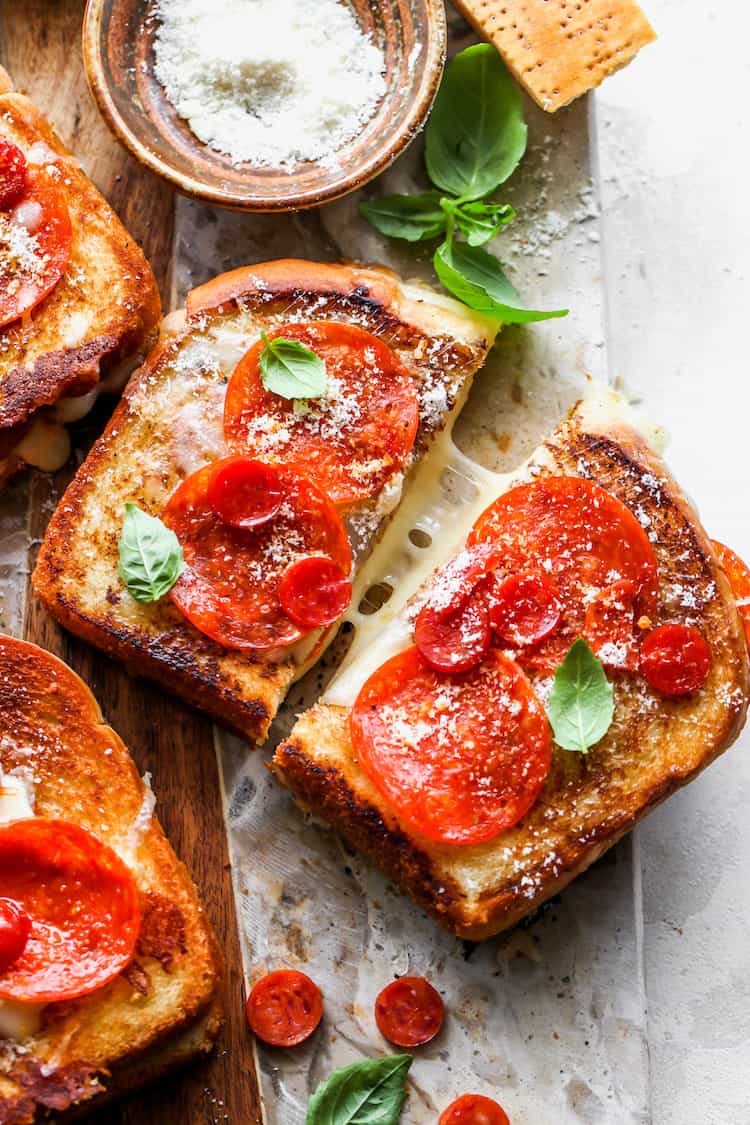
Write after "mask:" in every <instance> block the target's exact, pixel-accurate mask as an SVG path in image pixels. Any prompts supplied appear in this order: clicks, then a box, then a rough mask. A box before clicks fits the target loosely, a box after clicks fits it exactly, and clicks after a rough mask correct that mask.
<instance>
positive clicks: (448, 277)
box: [433, 242, 567, 324]
mask: <svg viewBox="0 0 750 1125" xmlns="http://www.w3.org/2000/svg"><path fill="white" fill-rule="evenodd" d="M433 264H434V266H435V273H436V274H437V275H438V277H439V278H440V281H441V282H442V284H443V285H444V286H445V288H446V289H447V290H448V291H449V292H451V293H452V294H453V296H454V297H458V299H459V301H463V302H464V304H465V305H469V307H470V308H472V309H476V310H477V312H481V313H485V314H486V315H487V316H492V317H495V318H496V319H497V320H502V321H504V322H505V323H506V324H529V323H531V322H532V321H534V320H549V318H550V317H555V316H565V313H566V311H567V310H565V309H558V310H556V311H554V312H549V311H547V312H543V311H541V310H540V309H527V308H526V307H525V306H524V303H523V301H522V300H521V297H520V296H519V294H518V292H517V291H516V289H514V287H513V286H512V285H511V283H510V282H509V281H508V279H507V277H506V276H505V274H504V273H503V271H502V269H501V268H500V263H499V262H498V260H497V258H494V257H493V256H492V254H488V253H487V251H486V250H483V249H482V247H481V246H472V245H471V244H469V243H466V242H443V243H442V245H440V246H438V248H437V250H436V251H435V256H434V258H433Z"/></svg>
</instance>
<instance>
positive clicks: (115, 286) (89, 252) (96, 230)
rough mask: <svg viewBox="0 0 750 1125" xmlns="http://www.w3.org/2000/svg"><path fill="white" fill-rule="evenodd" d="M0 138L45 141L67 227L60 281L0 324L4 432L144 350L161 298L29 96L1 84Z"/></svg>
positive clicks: (27, 143)
mask: <svg viewBox="0 0 750 1125" xmlns="http://www.w3.org/2000/svg"><path fill="white" fill-rule="evenodd" d="M0 136H4V137H7V138H8V139H10V140H12V141H13V142H14V143H16V144H18V145H20V147H21V148H22V149H23V150H24V151H25V152H27V153H28V151H29V150H30V149H31V148H32V146H33V145H35V144H37V145H39V144H41V145H43V146H45V148H46V150H47V152H48V154H49V161H50V163H54V164H55V166H56V167H57V168H58V169H59V171H60V174H61V179H62V182H63V183H64V184H65V187H66V189H67V195H68V205H69V209H70V214H71V220H72V225H73V245H72V250H71V261H70V263H69V266H68V268H67V270H66V273H65V275H64V276H63V278H62V279H61V280H60V282H59V283H58V284H57V285H56V286H55V288H54V290H53V291H52V293H50V295H49V296H48V297H46V298H45V300H44V301H43V302H42V303H41V304H40V305H39V306H38V307H37V308H36V309H35V310H34V311H33V312H32V314H31V315H30V316H29V317H28V318H24V319H23V320H21V321H16V322H14V323H13V324H10V325H7V326H5V327H4V328H2V329H0V429H7V428H10V427H12V426H15V425H17V424H18V423H21V422H23V421H25V420H26V419H28V418H29V417H30V416H31V415H32V414H33V413H34V412H35V411H36V410H38V409H40V408H42V407H45V406H49V405H51V404H53V403H54V402H56V401H57V400H58V399H59V398H61V397H65V396H69V395H82V394H85V393H86V392H88V391H90V390H91V389H93V387H95V386H96V384H97V382H98V380H99V378H100V376H101V375H104V374H105V373H106V372H107V371H108V370H109V369H111V368H112V367H114V366H116V365H117V364H118V363H120V362H121V361H122V360H124V359H126V358H127V357H128V356H130V355H132V354H133V353H135V352H138V351H144V350H145V349H146V348H147V347H148V345H149V343H150V342H151V340H152V339H153V336H154V333H155V328H156V325H157V323H158V320H159V317H160V315H161V302H160V299H159V293H158V289H157V286H156V281H155V279H154V276H153V273H152V272H151V268H150V267H149V265H148V263H147V261H146V259H145V258H144V256H143V254H142V252H141V250H140V249H139V247H138V246H137V245H136V243H135V242H134V241H133V239H132V238H131V237H130V235H129V234H128V232H127V231H126V230H125V228H124V227H123V225H122V223H121V222H120V221H119V219H118V218H117V216H116V215H115V213H114V212H113V211H112V209H111V208H110V206H109V204H108V203H107V202H106V200H105V199H104V198H103V197H102V195H100V193H99V192H98V191H97V190H96V188H95V187H94V185H93V184H92V183H91V181H90V180H89V179H88V177H87V176H86V175H85V174H84V173H83V172H82V171H81V169H80V168H79V166H78V164H77V163H76V161H75V160H74V159H73V157H71V156H70V154H69V153H68V152H67V150H66V149H65V147H64V146H63V145H62V143H61V141H60V140H59V138H58V137H57V136H56V134H55V133H54V132H53V130H52V129H51V127H50V126H49V124H48V123H47V122H46V121H45V119H44V118H43V117H42V116H41V115H40V114H39V113H38V111H37V110H36V109H35V107H34V106H33V105H32V103H31V102H30V101H29V100H28V98H25V97H24V96H23V95H21V94H17V93H13V92H2V90H0ZM76 324H79V325H80V330H77V329H76V330H74V328H73V327H72V326H75V325H76Z"/></svg>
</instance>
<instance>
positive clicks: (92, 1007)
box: [0, 635, 221, 1125]
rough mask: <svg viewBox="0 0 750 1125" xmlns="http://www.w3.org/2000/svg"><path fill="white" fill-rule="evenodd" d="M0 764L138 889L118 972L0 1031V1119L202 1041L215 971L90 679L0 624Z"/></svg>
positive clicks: (214, 1018) (168, 1059)
mask: <svg viewBox="0 0 750 1125" xmlns="http://www.w3.org/2000/svg"><path fill="white" fill-rule="evenodd" d="M0 766H1V767H2V773H3V774H6V775H9V774H10V775H11V776H13V775H14V774H15V775H17V776H19V777H22V778H23V777H26V778H29V779H30V781H31V787H32V789H33V796H34V815H35V816H38V817H44V818H49V819H60V820H66V821H70V822H72V823H74V824H77V825H79V826H80V827H82V828H85V829H87V830H88V831H89V832H92V833H93V834H94V835H96V836H98V837H99V839H101V840H102V841H103V842H104V843H106V844H108V845H109V846H110V847H112V848H114V850H115V851H116V852H117V853H118V854H119V855H120V856H121V858H122V859H123V860H124V861H125V863H127V865H128V866H129V867H130V869H131V871H132V872H133V875H134V877H135V880H136V883H137V885H138V890H139V893H140V901H141V914H142V924H141V933H140V936H139V939H138V943H137V946H136V953H135V957H134V959H133V961H132V962H131V963H130V964H129V966H128V967H127V968H126V969H125V970H124V971H123V973H121V974H120V976H118V977H117V978H116V979H115V980H114V981H112V982H111V983H110V984H108V985H106V986H105V987H103V988H101V989H99V990H98V991H96V992H93V993H91V994H90V995H88V996H84V997H82V998H81V999H79V1000H74V1001H66V1002H60V1003H53V1004H48V1005H47V1006H46V1007H45V1008H44V1009H43V1010H42V1012H41V1017H40V1026H39V1029H38V1030H36V1031H35V1032H34V1033H33V1034H32V1035H31V1036H30V1037H28V1038H25V1039H23V1040H21V1041H17V1040H15V1039H3V1038H1V1037H0V1125H31V1123H32V1122H37V1121H41V1120H46V1118H47V1116H48V1113H49V1112H50V1111H53V1110H54V1111H56V1112H58V1113H62V1112H63V1111H67V1110H71V1112H72V1111H73V1110H74V1108H75V1107H76V1106H77V1105H79V1104H80V1103H83V1102H89V1101H91V1102H92V1103H93V1104H94V1105H98V1104H99V1103H100V1102H101V1101H102V1100H105V1099H106V1098H107V1097H109V1096H112V1095H113V1094H115V1093H117V1092H120V1091H124V1090H132V1089H134V1088H135V1087H136V1086H137V1085H139V1084H142V1083H143V1082H145V1081H147V1080H149V1079H151V1078H154V1077H156V1076H157V1075H158V1074H161V1073H163V1072H165V1071H166V1070H168V1069H171V1068H172V1067H174V1066H176V1065H178V1064H179V1063H181V1062H184V1061H186V1060H187V1059H189V1058H191V1057H193V1056H194V1055H197V1054H199V1053H201V1052H205V1051H208V1050H209V1049H210V1048H211V1045H212V1043H213V1041H214V1039H215V1038H216V1035H217V1034H218V1030H219V1027H220V1024H221V1008H220V1003H219V997H218V992H219V983H220V976H221V970H220V961H219V955H218V952H217V948H216V944H215V941H214V938H213V935H212V933H211V931H210V928H209V926H208V924H207V922H206V919H205V917H204V915H203V909H202V907H201V905H200V902H199V900H198V896H197V893H196V890H195V887H194V886H193V884H192V882H191V880H190V877H189V875H188V873H187V871H186V869H185V867H184V866H183V865H182V864H181V863H180V862H179V860H178V859H177V857H176V856H175V854H174V852H173V851H172V848H171V847H170V845H169V843H168V842H167V840H166V838H165V836H164V833H163V831H162V829H161V826H160V825H159V822H158V820H157V819H156V817H155V816H154V815H153V807H154V806H153V794H151V792H150V790H149V788H148V787H147V786H146V785H145V784H144V782H143V781H142V780H141V778H140V777H139V776H138V772H137V770H136V768H135V765H134V764H133V762H132V760H131V758H130V755H129V754H128V751H127V749H126V748H125V746H124V745H123V743H122V741H121V740H120V739H119V738H118V736H117V735H116V734H115V732H114V731H113V730H112V729H111V728H110V727H108V726H107V725H106V724H105V723H104V721H103V719H102V715H101V712H100V710H99V707H98V705H97V703H96V700H95V699H94V697H93V696H92V694H91V692H90V691H89V689H88V688H87V687H86V685H85V684H84V683H83V682H82V681H81V680H80V679H79V678H78V676H76V675H75V674H74V673H73V672H72V671H71V670H70V669H69V668H68V667H67V666H66V665H65V664H63V663H62V661H60V660H58V659H57V658H56V657H54V656H51V655H50V654H49V653H47V652H44V651H43V650H42V649H39V648H37V647H36V646H35V645H31V644H27V643H25V642H22V641H18V640H14V639H12V638H11V637H7V636H2V635H0ZM2 1003H3V1002H2V1001H0V1004H2Z"/></svg>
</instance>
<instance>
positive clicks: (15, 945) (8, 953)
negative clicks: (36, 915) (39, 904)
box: [0, 898, 31, 973]
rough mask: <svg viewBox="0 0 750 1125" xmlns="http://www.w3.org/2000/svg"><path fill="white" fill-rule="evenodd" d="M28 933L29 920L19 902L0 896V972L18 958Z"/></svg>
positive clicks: (29, 930) (29, 927)
mask: <svg viewBox="0 0 750 1125" xmlns="http://www.w3.org/2000/svg"><path fill="white" fill-rule="evenodd" d="M30 933H31V921H30V919H29V916H28V914H27V913H26V911H25V910H24V908H23V907H22V906H21V904H20V902H14V901H13V899H10V898H0V973H4V972H5V970H6V969H9V968H10V966H11V965H12V964H13V962H14V961H17V960H18V958H19V957H20V956H21V954H22V953H23V951H24V949H25V948H26V942H27V941H28V940H29V934H30Z"/></svg>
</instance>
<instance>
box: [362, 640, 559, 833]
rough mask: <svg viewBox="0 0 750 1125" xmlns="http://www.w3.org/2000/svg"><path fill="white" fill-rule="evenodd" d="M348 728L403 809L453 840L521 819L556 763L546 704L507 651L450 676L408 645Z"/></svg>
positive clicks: (366, 694)
mask: <svg viewBox="0 0 750 1125" xmlns="http://www.w3.org/2000/svg"><path fill="white" fill-rule="evenodd" d="M350 729H351V736H352V743H353V746H354V751H355V755H356V757H357V758H358V760H359V762H360V764H361V766H362V768H363V769H364V771H365V773H366V774H367V776H368V777H369V778H370V780H371V781H372V783H373V784H374V785H375V786H376V787H377V788H378V789H379V790H380V792H381V793H382V794H383V796H384V797H385V798H386V799H387V800H388V801H389V803H390V804H391V805H392V806H393V808H394V810H395V811H396V813H397V814H398V816H399V817H400V818H401V819H402V820H403V821H405V822H406V823H407V824H409V825H410V827H412V828H413V829H415V830H416V831H417V832H420V833H421V834H422V835H423V836H426V837H427V838H428V839H431V840H438V841H441V842H443V843H448V844H475V843H479V842H480V841H482V840H489V839H492V837H494V836H497V834H498V833H499V832H502V831H504V830H505V829H506V828H510V827H511V826H512V825H514V824H516V823H517V822H518V821H519V820H520V819H521V818H522V817H523V816H524V815H525V814H526V813H527V812H528V810H529V809H530V808H531V806H532V805H533V804H534V802H535V800H536V799H537V797H538V795H539V791H540V790H541V788H542V784H543V782H544V779H545V777H546V776H547V772H548V770H549V765H550V757H551V749H550V734H549V725H548V723H547V717H546V715H545V713H544V710H543V708H542V705H541V703H540V702H539V700H538V699H537V697H536V695H535V694H534V691H533V689H532V687H531V684H530V683H529V681H528V680H527V679H526V676H525V675H524V674H523V672H522V671H521V669H520V667H519V666H518V664H516V663H515V661H513V660H510V659H509V658H508V657H507V656H506V655H505V654H504V653H503V652H501V651H500V650H490V652H489V653H488V654H487V657H486V658H485V660H484V661H483V662H482V664H480V665H479V666H478V667H477V668H473V669H472V670H471V671H470V672H464V673H462V674H461V675H456V676H450V677H445V676H444V675H442V674H441V673H439V672H436V671H434V670H433V669H432V668H431V667H430V666H429V665H428V664H427V662H426V661H425V660H424V659H423V658H422V656H421V655H420V653H419V650H418V649H417V648H416V647H413V648H410V649H407V650H406V652H402V653H400V654H399V655H398V656H394V657H392V659H390V660H388V661H387V662H386V663H385V664H384V665H383V666H382V667H381V668H379V669H378V670H377V671H376V672H375V673H374V674H373V675H372V676H371V677H370V679H369V680H368V681H367V683H366V684H365V685H364V687H363V688H362V690H361V691H360V693H359V696H358V697H357V700H356V702H355V704H354V708H353V710H352V713H351V718H350Z"/></svg>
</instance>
